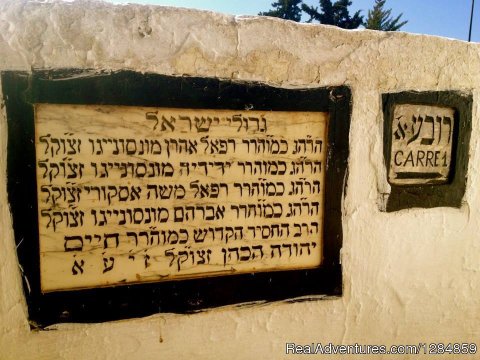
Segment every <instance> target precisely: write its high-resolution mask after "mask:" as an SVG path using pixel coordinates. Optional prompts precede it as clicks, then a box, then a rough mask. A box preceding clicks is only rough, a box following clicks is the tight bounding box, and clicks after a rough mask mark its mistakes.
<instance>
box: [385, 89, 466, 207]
mask: <svg viewBox="0 0 480 360" xmlns="http://www.w3.org/2000/svg"><path fill="white" fill-rule="evenodd" d="M382 103H383V116H384V133H383V136H384V142H383V144H384V148H383V151H384V159H385V166H386V170H387V173H386V174H387V175H386V176H387V181H388V172H389V169H390V161H391V159H390V156H391V148H392V123H393V111H394V107H395V105H397V104H418V105H433V106H443V107H450V108H453V109H454V110H455V115H454V116H455V127H454V129H453V144H452V160H451V168H450V173H449V177H448V181H447V183H445V184H426V185H398V184H392V183H390V181H389V184H390V187H391V192H390V194H389V196H388V199H387V203H386V211H387V212H392V211H397V210H402V209H409V208H433V207H440V206H444V207H456V208H460V207H461V205H462V199H463V196H464V194H465V188H466V183H467V170H468V158H469V155H468V152H469V144H470V134H471V132H472V103H473V100H472V95H471V94H469V93H465V92H461V91H424V92H417V91H405V92H398V93H389V94H383V95H382Z"/></svg>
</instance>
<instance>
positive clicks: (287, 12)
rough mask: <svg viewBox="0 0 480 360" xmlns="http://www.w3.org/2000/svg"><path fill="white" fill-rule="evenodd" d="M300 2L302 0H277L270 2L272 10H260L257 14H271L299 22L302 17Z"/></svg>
mask: <svg viewBox="0 0 480 360" xmlns="http://www.w3.org/2000/svg"><path fill="white" fill-rule="evenodd" d="M301 2H302V0H279V1H277V2H274V3H272V7H273V9H272V10H270V11H266V12H261V13H259V14H258V15H263V16H273V17H278V18H281V19H285V20H293V21H297V22H299V21H300V18H301V17H302V10H301V9H300V3H301Z"/></svg>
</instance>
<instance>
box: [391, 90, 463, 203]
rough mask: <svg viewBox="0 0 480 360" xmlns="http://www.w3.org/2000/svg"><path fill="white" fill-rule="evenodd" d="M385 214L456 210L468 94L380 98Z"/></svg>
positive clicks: (410, 94) (460, 188) (403, 94)
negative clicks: (420, 209)
mask: <svg viewBox="0 0 480 360" xmlns="http://www.w3.org/2000/svg"><path fill="white" fill-rule="evenodd" d="M383 115H384V121H385V122H384V155H385V166H386V169H387V179H388V183H389V184H390V193H387V194H382V199H383V205H382V208H384V209H385V210H386V211H387V212H389V211H397V210H401V209H408V208H432V207H439V206H449V207H460V206H461V204H462V199H463V196H464V194H465V187H466V177H467V168H468V150H469V142H470V133H471V118H472V96H471V95H470V94H467V93H463V92H458V91H427V92H415V91H406V92H400V93H392V94H384V95H383Z"/></svg>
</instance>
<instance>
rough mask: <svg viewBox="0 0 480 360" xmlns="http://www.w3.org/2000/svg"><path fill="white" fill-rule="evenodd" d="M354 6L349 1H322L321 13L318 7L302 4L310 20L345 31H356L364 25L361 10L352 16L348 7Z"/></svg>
mask: <svg viewBox="0 0 480 360" xmlns="http://www.w3.org/2000/svg"><path fill="white" fill-rule="evenodd" d="M350 5H352V2H351V1H349V0H337V1H335V2H334V3H332V1H331V0H320V12H319V11H318V7H313V6H309V5H306V4H302V10H303V11H304V12H306V13H307V14H308V15H309V16H310V19H309V20H308V22H312V21H313V20H315V21H318V22H320V24H327V25H335V26H339V27H341V28H344V29H356V28H358V27H359V26H360V25H362V24H363V16H362V15H360V10H359V11H357V12H356V13H355V14H353V16H350V14H349V12H348V7H349V6H350Z"/></svg>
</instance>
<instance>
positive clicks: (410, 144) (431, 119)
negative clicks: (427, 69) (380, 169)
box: [389, 104, 455, 185]
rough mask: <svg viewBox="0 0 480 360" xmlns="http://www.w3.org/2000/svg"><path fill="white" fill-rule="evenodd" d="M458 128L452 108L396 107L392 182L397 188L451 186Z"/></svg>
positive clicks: (393, 126)
mask: <svg viewBox="0 0 480 360" xmlns="http://www.w3.org/2000/svg"><path fill="white" fill-rule="evenodd" d="M454 128H455V117H454V110H453V109H452V108H446V107H439V106H427V105H409V104H402V105H396V106H395V110H394V115H393V122H392V150H391V158H390V159H391V160H390V170H389V180H390V182H391V183H392V184H397V185H422V184H441V183H447V182H448V176H449V174H450V170H451V164H452V141H453V131H454Z"/></svg>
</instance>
